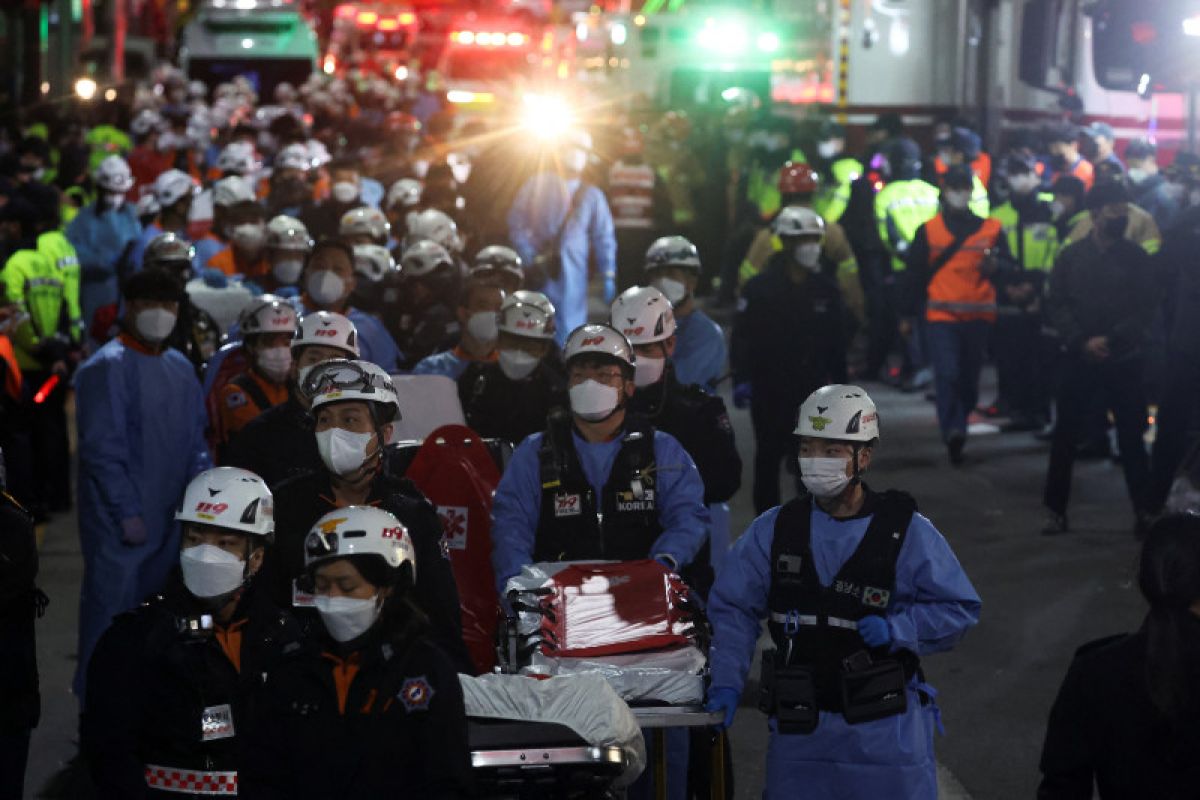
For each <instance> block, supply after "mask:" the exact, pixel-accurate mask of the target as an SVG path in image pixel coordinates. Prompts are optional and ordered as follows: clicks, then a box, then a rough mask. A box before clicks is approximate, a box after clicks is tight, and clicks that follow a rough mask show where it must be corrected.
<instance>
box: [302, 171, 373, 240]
mask: <svg viewBox="0 0 1200 800" xmlns="http://www.w3.org/2000/svg"><path fill="white" fill-rule="evenodd" d="M329 178H330V181H331V182H332V187H331V189H330V196H329V197H328V198H326V199H325V200H323V201H321V202H316V201H312V200H310V201H309V202H307V203H305V204H304V207H303V208H302V209H301V210H300V219H301V221H303V222H304V226H305V227H306V228H308V231H309V233H311V234H312V236H313V238H314V239H316V240H317V241H320V240H322V239H327V238H331V237H334V236H337V232H338V225H339V223H340V222H341V219H342V217H343V216H344V215H345V214H346V212H347V211H350V210H351V209H353V208H357V207H359V206H361V205H362V204H363V201H362V199H361V194H362V175H361V170H360V169H359V164H358V161H357V160H355V159H351V158H340V159H338V160H336V161H334V162H332V163H331V164H330V165H329Z"/></svg>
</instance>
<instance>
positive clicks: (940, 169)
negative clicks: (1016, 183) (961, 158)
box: [933, 152, 1041, 186]
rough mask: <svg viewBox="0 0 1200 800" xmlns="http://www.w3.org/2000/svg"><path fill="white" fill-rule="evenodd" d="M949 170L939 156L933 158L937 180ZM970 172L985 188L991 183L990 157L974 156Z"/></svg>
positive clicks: (984, 155) (980, 154) (1039, 172)
mask: <svg viewBox="0 0 1200 800" xmlns="http://www.w3.org/2000/svg"><path fill="white" fill-rule="evenodd" d="M949 169H950V165H949V164H947V163H946V162H945V161H942V157H941V156H936V157H934V159H933V171H934V172H936V173H937V176H938V178H944V177H946V172H947V170H949ZM971 171H972V172H974V173H975V175H976V177H978V178H979V180H981V181H983V185H984V186H987V185H988V184H990V183H991V182H992V157H991V156H989V155H988V154H987V153H984V152H980V153H979V155H977V156H975V160H974V161H972V162H971ZM1038 174H1039V175H1040V174H1041V170H1040V169H1039V170H1038Z"/></svg>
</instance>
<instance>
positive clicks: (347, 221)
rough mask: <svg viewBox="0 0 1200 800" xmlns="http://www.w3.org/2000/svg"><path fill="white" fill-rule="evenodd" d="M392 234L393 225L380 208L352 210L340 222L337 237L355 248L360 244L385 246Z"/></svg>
mask: <svg viewBox="0 0 1200 800" xmlns="http://www.w3.org/2000/svg"><path fill="white" fill-rule="evenodd" d="M391 232H392V224H391V223H390V222H388V218H387V217H386V216H384V213H383V212H382V211H380V210H379V209H378V208H372V207H371V206H359V207H358V208H352V209H350V210H349V211H347V212H346V213H345V214H343V215H342V218H341V219H340V220H338V228H337V237H338V238H339V239H341V240H342V241H343V242H345V243H346V244H348V245H350V246H351V247H354V246H355V245H360V244H377V245H380V246H384V245H386V244H387V243H388V236H389V235H390V234H391Z"/></svg>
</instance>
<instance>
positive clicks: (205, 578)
mask: <svg viewBox="0 0 1200 800" xmlns="http://www.w3.org/2000/svg"><path fill="white" fill-rule="evenodd" d="M179 568H180V569H181V570H182V571H183V585H184V586H186V587H187V590H188V591H189V592H191V593H192V594H193V595H195V596H196V597H220V596H221V595H223V594H229V593H230V592H232V591H235V590H236V589H238V588H240V587H241V585H242V584H243V583H245V582H246V562H245V561H243V560H242V559H240V558H238V557H237V556H235V555H234V554H233V553H230V552H229V551H227V550H222V549H221V548H219V547H217V546H216V545H211V544H198V545H196V546H194V547H188V548H186V549H185V550H182V551H180V553H179Z"/></svg>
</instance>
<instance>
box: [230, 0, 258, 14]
mask: <svg viewBox="0 0 1200 800" xmlns="http://www.w3.org/2000/svg"><path fill="white" fill-rule="evenodd" d="M233 7H234V8H236V9H238V10H239V11H250V10H252V9H254V8H257V7H258V3H257V2H255V0H235V2H234V4H233Z"/></svg>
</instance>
